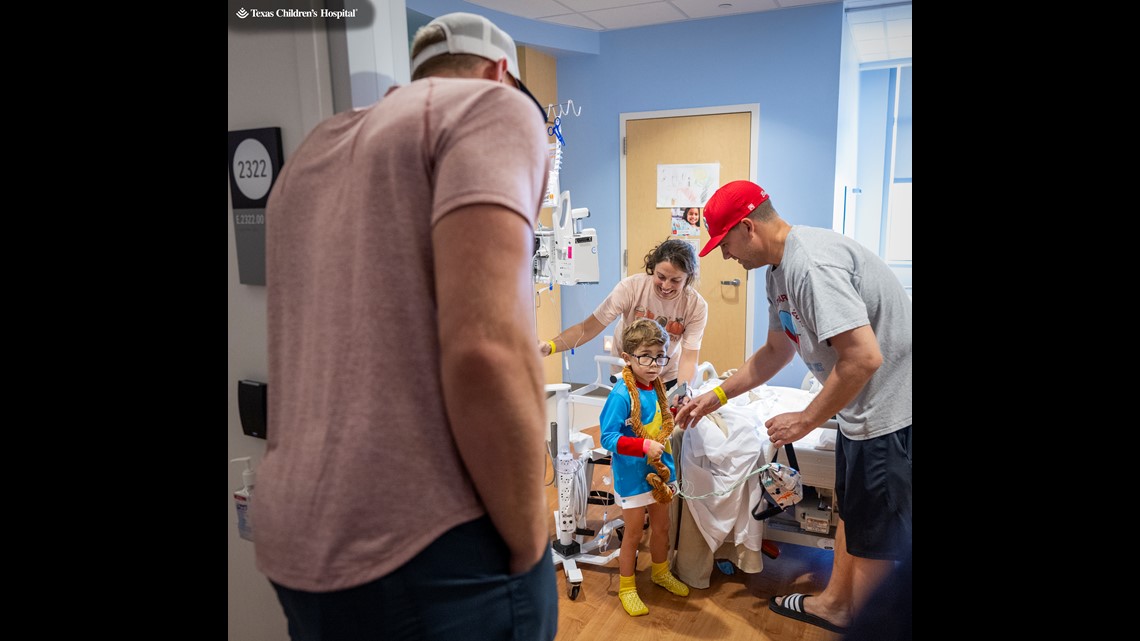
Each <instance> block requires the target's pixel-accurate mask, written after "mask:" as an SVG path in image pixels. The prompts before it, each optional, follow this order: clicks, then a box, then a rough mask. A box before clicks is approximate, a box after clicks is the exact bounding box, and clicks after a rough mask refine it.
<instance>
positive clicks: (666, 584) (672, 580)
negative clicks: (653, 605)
mask: <svg viewBox="0 0 1140 641" xmlns="http://www.w3.org/2000/svg"><path fill="white" fill-rule="evenodd" d="M653 582H654V583H656V584H657V585H660V586H661V587H663V588H665V589H666V590H668V591H670V592H672V593H673V594H676V595H677V596H689V586H687V585H685V584H684V583H681V580H680V579H678V578H677V577H675V576H673V573H672V572H670V571H669V562H668V561H662V562H661V563H654V564H653Z"/></svg>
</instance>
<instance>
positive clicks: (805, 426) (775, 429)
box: [764, 412, 816, 447]
mask: <svg viewBox="0 0 1140 641" xmlns="http://www.w3.org/2000/svg"><path fill="white" fill-rule="evenodd" d="M764 427H766V428H768V440H769V441H771V442H772V445H775V446H776V447H782V446H783V445H785V444H786V443H794V442H796V441H798V440H800V439H801V438H803V437H805V436H807V433H808V432H810V431H812V430H813V429H815V428H816V426H815V425H812V424H811V423H808V422H807V421H805V420H804V413H803V412H787V413H785V414H777V415H775V416H773V417H772V418H770V419H768V420H767V421H765V422H764Z"/></svg>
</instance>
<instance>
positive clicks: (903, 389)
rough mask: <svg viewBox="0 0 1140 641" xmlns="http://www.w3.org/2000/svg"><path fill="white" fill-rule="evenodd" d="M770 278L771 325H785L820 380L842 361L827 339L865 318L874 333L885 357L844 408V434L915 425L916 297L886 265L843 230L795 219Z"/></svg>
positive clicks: (867, 434) (859, 435) (861, 435)
mask: <svg viewBox="0 0 1140 641" xmlns="http://www.w3.org/2000/svg"><path fill="white" fill-rule="evenodd" d="M765 279H766V282H767V285H768V323H769V327H770V328H776V327H783V329H784V334H785V335H786V336H787V337H788V339H789V340H791V341H792V342H793V343H795V345H796V351H797V352H799V355H800V358H802V359H803V361H804V364H805V365H807V368H808V369H809V370H810V371H811V373H812V374H813V375H814V376H815V377H816V378H818V379H819V380H820V382H821V383H824V384H826V382H827V377H828V376H830V375H831V371H832V369H834V367H835V362H836V360H837V358H836V352H835V350H834V349H833V348H832V347H831V345H830V341H829V340H828V339H830V338H831V337H833V336H836V335H837V334H842V333H843V332H846V331H848V330H852V329H855V328H856V327H861V326H863V325H870V326H871V330H872V331H874V332H875V338H876V339H878V341H879V350H880V351H881V352H882V355H883V364H882V365H881V366H880V367H879V369H878V370H877V371H876V372H875V374H874V375H873V376H871V380H870V381H868V382H867V385H866V386H865V387H864V388H863V389H862V390H861V391H860V392H859V394H858V396H856V397H855V398H854V400H852V401H851V403H849V404H848V405H847V407H844V408H843V409H842V410H840V411H839V425H840V429H841V430H842V431H843V434H844V436H846V437H848V438H850V439H852V440H856V441H860V440H865V439H869V438H873V437H876V436H882V435H884V434H889V433H891V432H894V431H895V430H898V429H901V428H904V427H906V426H908V425H910V424H911V301H910V298H909V297H908V296H907V295H906V291H905V290H904V289H903V287H902V284H900V283H899V280H898V278H897V277H896V276H895V275H894V273H893V272H891V269H890V268H889V267H887V264H886V263H884V262H883V261H882V259H880V258H879V257H878V256H876V255H875V254H874V253H872V252H871V251H870V250H868V249H867V248H866V247H864V246H863V245H861V244H859V243H858V242H856V241H855V240H853V239H851V238H848V237H846V236H843V235H842V234H838V233H836V232H833V231H831V230H829V229H821V228H817V227H804V226H794V227H792V230H791V231H790V232H789V233H788V237H787V239H786V240H785V243H784V256H783V260H782V262H781V263H780V264H779V265H778V266H776V267H769V268H768V272H767V274H766V275H765Z"/></svg>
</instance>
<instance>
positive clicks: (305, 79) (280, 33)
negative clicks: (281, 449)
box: [216, 20, 332, 641]
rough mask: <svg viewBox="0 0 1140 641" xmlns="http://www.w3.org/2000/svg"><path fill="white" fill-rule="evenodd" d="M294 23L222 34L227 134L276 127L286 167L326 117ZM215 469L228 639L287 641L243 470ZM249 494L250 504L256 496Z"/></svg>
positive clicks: (258, 346)
mask: <svg viewBox="0 0 1140 641" xmlns="http://www.w3.org/2000/svg"><path fill="white" fill-rule="evenodd" d="M280 22H281V23H284V22H286V21H284V20H282V21H280ZM297 22H298V23H300V24H299V25H297V26H283V25H279V24H275V25H274V26H273V27H272V28H268V27H267V28H260V29H258V28H245V29H242V30H235V29H231V30H230V32H229V117H228V125H229V129H230V130H231V131H233V130H237V129H252V128H258V127H281V139H282V145H283V148H284V155H285V160H286V161H288V159H289V156H290V154H291V153H292V152H293V150H295V149H296V148H297V145H298V144H300V142H301V140H302V139H303V138H304V136H305V134H306V133H307V132H308V131H309V130H310V129H312V127H313V126H314V125H315V124H316V123H317V122H319V121H320V120H321V119H322V118H325V117H328V116H331V115H332V92H331V90H330V89H329V66H328V45H327V42H326V38H325V34H324V32H323V30H314V29H313V28H312V27H311V26H309V25H308V24H307V22H308V21H297ZM219 180H220V177H219ZM227 182H228V179H227ZM228 213H229V215H228V217H227V220H226V228H227V235H228V238H229V256H228V258H229V278H228V280H229V283H228V285H229V319H228V340H229V373H228V376H227V387H228V388H229V389H228V390H227V392H228V396H229V413H228V418H229V421H228V423H229V425H228V432H227V435H228V439H229V458H231V459H232V458H236V457H239V456H250V457H252V458H253V463H254V469H255V470H256V469H257V467H258V466H259V464H260V461H261V457H262V455H263V454H264V453H265V441H264V440H262V439H258V438H253V437H250V436H245V435H244V434H243V433H242V430H241V422H240V420H239V418H238V411H237V382H238V381H239V380H241V379H253V380H258V381H265V380H266V374H267V362H266V336H265V327H266V323H265V320H266V318H265V309H266V308H265V287H262V286H253V285H242V284H240V283H239V282H238V270H237V254H236V250H235V245H234V228H233V210H232V208H231V209H230V210H229V212H228ZM216 464H217V465H228V470H229V471H228V473H227V476H226V478H227V483H226V488H225V489H226V492H223V491H222V489H223V488H221V487H218V498H219V501H218V503H219V508H218V509H219V511H220V510H221V507H220V505H221V497H222V496H225V497H226V499H227V501H226V526H227V531H228V533H229V638H230V639H232V640H235V641H237V640H240V641H286V640H287V639H288V638H289V635H288V632H287V629H286V622H285V616H284V614H282V612H281V606H280V605H279V604H278V602H277V597H276V595H275V594H274V592H273V588H272V587H270V585H269V582H268V581H267V580H266V578H265V576H264V575H262V574H261V573H260V572H258V571H257V570H256V569H255V567H254V556H253V544H252V543H250V542H249V541H246V540H244V539H242V538H239V537H238V534H237V526H236V521H237V517H236V513H235V510H234V503H233V498H232V491H233V490H234V489H235V488H238V487H240V486H241V469H242V468H241V466H239V465H238V464H229V463H228V460H226V461H217V462H216ZM220 485H221V484H220V483H219V486H220ZM254 493H255V496H254V499H255V500H256V489H255V491H254Z"/></svg>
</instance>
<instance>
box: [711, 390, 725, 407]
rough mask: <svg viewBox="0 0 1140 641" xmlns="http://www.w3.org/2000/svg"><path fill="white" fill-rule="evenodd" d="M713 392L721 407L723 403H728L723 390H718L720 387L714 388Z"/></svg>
mask: <svg viewBox="0 0 1140 641" xmlns="http://www.w3.org/2000/svg"><path fill="white" fill-rule="evenodd" d="M713 391H714V392H716V397H717V398H719V399H720V404H721V405H724V404H725V403H727V402H728V396H727V395H725V393H724V390H722V389H721V388H720V385H717V386H716V387H714V388H713Z"/></svg>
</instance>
